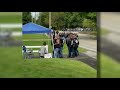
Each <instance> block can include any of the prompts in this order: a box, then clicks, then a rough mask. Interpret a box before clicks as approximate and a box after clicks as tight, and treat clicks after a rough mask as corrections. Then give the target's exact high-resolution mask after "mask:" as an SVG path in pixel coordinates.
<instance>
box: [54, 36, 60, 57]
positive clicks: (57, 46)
mask: <svg viewBox="0 0 120 90" xmlns="http://www.w3.org/2000/svg"><path fill="white" fill-rule="evenodd" d="M59 52H60V40H59V38H57V37H55V38H54V58H59V57H60V55H59Z"/></svg>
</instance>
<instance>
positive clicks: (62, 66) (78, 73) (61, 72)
mask: <svg viewBox="0 0 120 90" xmlns="http://www.w3.org/2000/svg"><path fill="white" fill-rule="evenodd" d="M24 72H25V74H24V75H25V77H28V78H31V77H35V78H39V77H40V78H90V77H91V78H92V77H93V78H95V77H96V71H95V70H94V69H93V68H91V67H89V66H88V65H86V64H84V63H82V62H78V61H73V60H69V59H66V60H65V59H41V60H40V59H35V60H27V61H25V64H24Z"/></svg>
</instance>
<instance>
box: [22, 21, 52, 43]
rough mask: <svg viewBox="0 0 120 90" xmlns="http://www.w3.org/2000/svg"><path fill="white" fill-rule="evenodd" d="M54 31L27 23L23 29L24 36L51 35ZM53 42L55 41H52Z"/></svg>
mask: <svg viewBox="0 0 120 90" xmlns="http://www.w3.org/2000/svg"><path fill="white" fill-rule="evenodd" d="M52 32H53V30H52V29H49V28H46V27H43V26H41V25H38V24H35V23H27V24H25V25H23V27H22V34H39V33H51V34H52ZM52 41H53V40H52Z"/></svg>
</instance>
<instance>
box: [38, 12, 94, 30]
mask: <svg viewBox="0 0 120 90" xmlns="http://www.w3.org/2000/svg"><path fill="white" fill-rule="evenodd" d="M51 16H52V17H51V18H52V19H51V24H52V28H53V29H55V30H60V29H62V28H76V27H86V28H96V12H52V13H51ZM37 24H40V25H43V26H45V27H49V13H48V12H42V13H41V15H40V16H39V18H38V20H37Z"/></svg>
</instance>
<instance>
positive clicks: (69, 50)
mask: <svg viewBox="0 0 120 90" xmlns="http://www.w3.org/2000/svg"><path fill="white" fill-rule="evenodd" d="M68 57H71V49H70V47H69V46H68Z"/></svg>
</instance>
